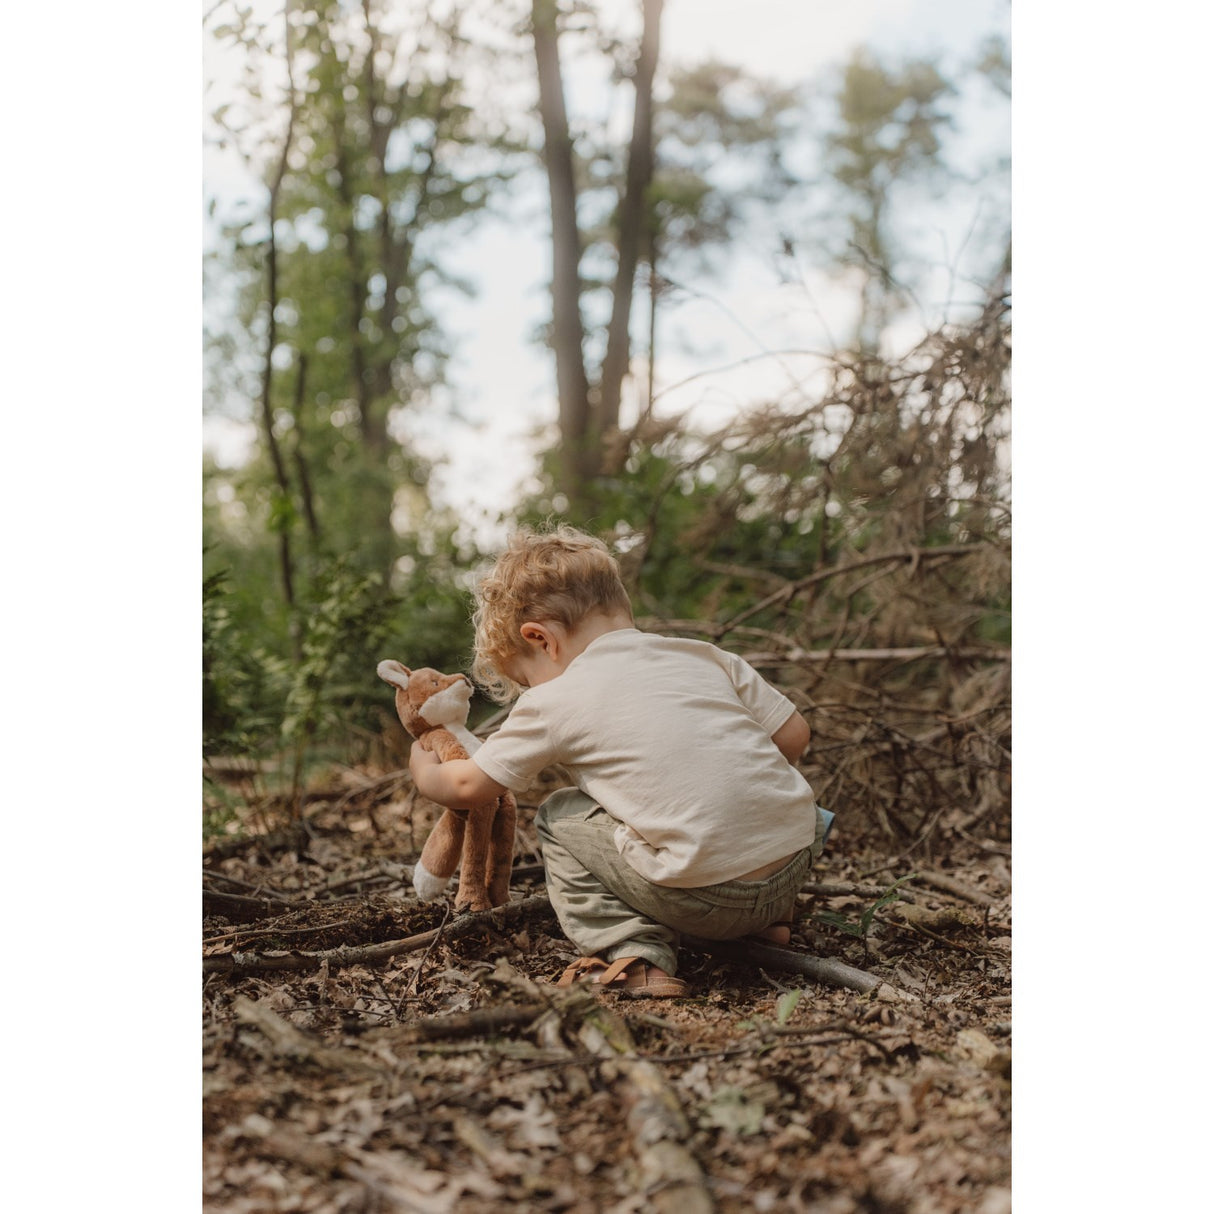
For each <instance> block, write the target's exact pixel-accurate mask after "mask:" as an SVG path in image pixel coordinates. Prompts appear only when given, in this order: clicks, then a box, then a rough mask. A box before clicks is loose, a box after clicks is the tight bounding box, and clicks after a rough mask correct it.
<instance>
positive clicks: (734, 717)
mask: <svg viewBox="0 0 1214 1214" xmlns="http://www.w3.org/2000/svg"><path fill="white" fill-rule="evenodd" d="M794 711H795V706H794V705H793V703H792V701H791V700H789V699H788V698H787V697H786V696H784V695H782V694H781V693H780V692H779V691H777V690H776V689H775V688H774V687H772V686H771V684H769V683H767V682H765V681H764V680H763V679H762V678H761V677H760V676H759V675H758V674H757V673H756V672H755V671H754V669H753V668H752V667H751V666H749V665H748V664H747V663H746V662H744V661H743V660H742V659H741V658H739V657H738V656H737V655H736V654H731V653H726V652H725V651H724V650H723V649H718V648H717V647H716V646H715V645H710V644H708V643H707V642H704V641H690V640H681V639H676V638H671V637H663V636H657V635H655V634H653V633H645V632H640V631H638V630H637V629H635V628H623V629H617V630H615V631H613V632H608V633H605V634H604V635H602V636H600V637H598V638H596V639H595V640H594V641H592V642H591V643H590V644H589V645H588V646H587V647H586V649H585V650H584V651H583V652H582V653H580V654H579V655H578V656H577V657H576V658H575V659H574V660H573V661H572V662H570V664H569V666H568V667H567V668H566V669H565V671H564V673H562V674H560V675H558V676H557V677H556V678H554V679H552V680H550V681H549V682H547V683H541V684H539V685H538V686H536V687H532V688H529V689H528V690H526V691H524V692H523V694H522V695H521V696H520V697H519V699H518V701H517V702H516V704H515V706H514V709H513V710H512V711H511V713H510V717H509V719H508V720H507V721H506V723H505V724H504V725H503V726H502V727H501V729H500V730H498V732H497V733H496V734H494V735H493V736H492V737H490V738H489V739H488V740H487V741H486V742H485V743H484V745H482V746H481V748H480V749H479V750H478V751H477V752H476V754H475V755H474V756H473V762H474V763H476V765H477V766H478V767H479V768H480V769H481V770H482V771H483V772H484V773H485V774H486V775H487V776H489V777H490V779H493V780H496V781H497V782H498V783H499V784H504V785H505V786H506V787H507V788H510V789H513V790H514V791H516V792H521V791H523V790H524V789H526V788H529V787H530V786H531V785H532V784H533V783H534V781H535V777H536V776H537V775H538V774H539V773H540V771H541V770H542V769H543V768H545V767H547V766H549V765H550V764H553V763H560V764H562V765H563V766H564V767H565V768H566V769H567V770H568V772H569V775H570V776H571V778H572V779H573V781H574V783H575V784H576V785H577V786H578V788H580V789H581V790H582V791H583V792H585V793H586V794H588V795H589V796H590V797H592V798H593V799H594V800H595V801H596V802H598V804H600V805H601V806H602V807H603V808H604V809H605V810H606V811H607V812H608V813H609V814H611V816H612V817H614V818H618V819H619V822H620V825H619V827H618V828H617V829H616V832H615V843H616V846H617V847H618V848H619V850H620V854H621V855H622V856H623V857H624V859H625V860H627V861H628V863H629V864H631V865H632V867H633V868H635V869H636V870H637V872H639V873H640V874H641V875H642V876H644V877H645V878H647V879H648V880H650V881H652V882H654V883H655V884H656V885H667V886H674V887H677V888H680V889H687V888H695V887H696V886H701V885H712V884H715V883H716V882H718V881H731V880H734V879H735V878H737V877H739V876H741V875H742V874H743V873H748V872H752V871H753V870H755V869H757V868H760V867H762V866H763V865H765V864H771V863H773V862H774V861H776V860H780V859H782V858H783V857H785V856H789V855H791V854H793V853H794V852H797V851H800V850H801V849H802V848H804V847H807V846H808V845H809V844H810V843H812V842H813V839H814V833H815V830H816V826H817V815H816V812H815V806H814V793H813V789H812V788H810V786H809V784H808V783H806V781H805V778H804V777H803V776H802V775H801V774H800V772H798V771H797V770H796V768H795V767H793V766H792V765H791V764H790V763H789V762H788V761H787V760H786V759H785V758H784V756H783V755H782V754H781V753H780V751H779V750H778V749H777V748H776V745H775V743H774V742H773V741H772V735H773V734H774V733H775V732H776V731H777V730H778V729H779V728H780V726H781V725H783V724H784V722H785V721H787V720H788V718H789V717H790V716H791V715H792V713H793V712H794Z"/></svg>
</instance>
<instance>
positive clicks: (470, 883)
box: [455, 803, 495, 911]
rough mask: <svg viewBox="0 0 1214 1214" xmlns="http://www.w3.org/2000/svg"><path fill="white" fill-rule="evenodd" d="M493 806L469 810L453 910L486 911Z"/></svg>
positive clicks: (488, 905) (491, 804) (487, 905)
mask: <svg viewBox="0 0 1214 1214" xmlns="http://www.w3.org/2000/svg"><path fill="white" fill-rule="evenodd" d="M494 812H495V807H494V805H493V803H490V804H488V805H479V806H477V808H476V809H470V810H469V811H468V827H467V829H466V830H465V831H464V850H463V853H462V854H461V856H460V863H459V892H458V893H457V894H456V895H455V909H456V910H457V911H460V910H474V911H478V910H488V909H489V907H490V906H491V905H492V903H491V902H490V901H489V849H490V847H491V846H492V839H493V817H494Z"/></svg>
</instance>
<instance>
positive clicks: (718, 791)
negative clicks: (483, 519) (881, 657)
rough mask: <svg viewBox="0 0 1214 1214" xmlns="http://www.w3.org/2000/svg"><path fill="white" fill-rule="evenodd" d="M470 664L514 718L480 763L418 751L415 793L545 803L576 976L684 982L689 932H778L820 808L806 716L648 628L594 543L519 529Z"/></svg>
mask: <svg viewBox="0 0 1214 1214" xmlns="http://www.w3.org/2000/svg"><path fill="white" fill-rule="evenodd" d="M475 624H476V659H475V662H474V665H473V674H474V675H475V676H476V677H477V678H478V679H479V680H480V682H481V683H482V684H483V685H484V686H485V687H486V689H487V690H488V692H489V694H490V695H492V696H493V698H494V699H495V700H498V701H499V702H509V700H510V699H511V698H512V697H513V696H514V695H516V694H518V693H519V692H520V690H521V693H522V694H521V695H518V702H517V703H516V704H515V706H514V708H513V710H512V711H511V713H510V716H509V719H508V720H507V721H506V722H505V724H504V725H503V726H502V727H501V729H499V730H498V732H497V733H496V734H494V735H493V736H492V737H490V738H489V739H488V740H487V741H486V742H485V743H484V745H482V746H481V747H480V749H479V750H478V751H477V752H476V755H475V756H474V757H473V758H471V759H466V760H461V761H455V762H448V763H442V764H440V763H439V761H438V758H437V756H435V755H434V754H433V753H431V752H429V751H425V750H422V748H421V747H420V746H415V747H413V750H412V754H411V755H410V759H409V767H410V770H411V772H412V774H413V778H414V781H415V783H416V785H417V788H418V790H419V791H420V792H421V793H422V795H423V796H426V797H428V798H430V799H431V800H433V801H437V802H438V803H439V804H440V805H447V806H450V807H451V808H453V809H464V808H469V807H471V806H474V805H480V804H483V803H484V802H485V801H487V800H489V799H490V798H492V797H494V796H498V795H500V794H501V793H502V792H503V791H504V790H505V789H512V790H513V791H515V792H522V791H523V790H525V789H527V788H529V787H530V786H531V785H532V784H533V783H534V782H535V777H536V776H537V775H538V774H539V772H540V771H541V770H542V769H543V768H545V767H547V766H549V765H550V764H554V763H559V764H561V765H562V766H563V767H564V768H565V769H566V771H567V772H568V773H569V775H570V777H571V778H572V780H573V782H574V784H575V785H576V787H575V788H567V789H562V790H561V791H559V792H557V793H554V794H553V795H552V796H551V797H549V798H548V799H547V800H546V801H545V802H544V803H543V805H541V806H540V808H539V811H538V813H537V815H536V829H537V832H538V834H539V840H540V846H541V850H542V852H543V859H544V868H545V874H546V879H547V885H548V893H549V897H550V898H551V901H552V905H553V908H554V909H555V911H556V914H557V918H558V919H559V920H560V924H561V927H562V929H563V930H564V932H565V934H566V935H567V936H568V937H569V938H570V940H572V941H573V943H574V944H576V945H577V947H578V949H579V951H580V952H581V953H582V954H583V955H582V957H581V958H580V959H579V960H578V961H576V962H575V963H574V964H573V965H571V966H570V967H569V969H568V970H566V971H565V973H564V975H563V976H562V977H561V980H560V984H562V985H568V984H569V983H570V982H572V981H574V979H576V978H579V977H588V978H589V979H590V980H591V981H594V982H598V983H603V984H610V985H612V986H614V987H616V988H617V989H619V990H621V991H622V992H623V993H624V994H626V995H632V996H641V997H653V998H669V997H672V996H677V995H682V994H685V993H686V990H687V985H686V983H685V982H684V981H683V980H682V979H680V978H677V977H676V976H675V974H676V970H677V965H678V961H677V952H676V950H677V948H678V941H679V933H681V932H686V933H688V934H690V935H696V936H701V937H705V938H709V939H716V940H731V939H735V938H738V937H742V936H755V937H757V938H759V939H762V940H768V941H771V942H773V943H777V944H786V943H787V942H788V939H789V935H790V923H789V920H790V919H791V917H792V912H793V908H794V904H795V899H796V895H797V892H798V890H799V889H800V887H801V885H802V883H803V882H804V880H805V876H806V873H807V872H808V870H809V867H810V864H811V863H812V862H813V860H814V859H815V858H816V857H817V856H818V854H819V853H820V852H821V850H822V844H823V841H824V838H825V834H826V828H827V820H828V819H827V816H826V815H823V813H822V811H820V810H819V809H818V808H817V806H816V805H815V803H814V794H813V790H812V789H811V788H810V786H809V785H808V784H807V783H806V782H805V780H804V778H803V777H802V776H801V774H800V773H799V772H798V771H797V770H796V768H795V767H793V766H792V764H793V762H794V761H795V760H796V759H797V758H798V757H799V756H800V755H801V753H802V752H803V751H804V749H805V747H806V746H807V745H808V743H809V726H808V724H807V723H806V722H805V720H804V718H803V717H802V716H801V715H800V714H799V713H798V712H797V711H796V709H795V708H794V706H793V704H792V702H791V701H790V700H789V699H787V698H786V697H785V696H784V695H782V694H781V693H780V692H779V691H777V690H776V689H775V688H774V687H772V686H771V685H770V684H768V683H766V682H765V681H764V680H763V679H762V678H760V677H759V675H758V674H756V673H755V671H754V670H753V669H752V668H751V667H750V666H749V665H747V663H746V662H744V661H743V660H742V659H741V658H739V657H737V656H735V655H734V654H730V653H726V652H725V651H724V650H722V649H718V648H717V647H716V646H715V645H710V644H708V643H706V642H704V641H692V640H680V639H674V638H669V637H663V636H657V635H654V634H651V633H644V632H641V631H639V630H638V629H637V628H636V626H635V624H634V622H633V616H632V608H631V605H630V603H629V600H628V594H627V592H626V591H625V589H624V586H623V583H622V582H621V580H620V574H619V567H618V565H617V563H616V561H615V559H614V558H613V557H612V556H611V554H610V552H609V551H608V549H607V546H606V545H605V544H604V543H602V542H601V541H600V540H597V539H594V538H593V537H591V536H588V535H585V534H583V533H582V532H579V531H576V530H574V529H573V528H572V527H567V526H561V527H558V528H556V529H554V530H550V531H545V532H534V531H528V530H525V531H521V532H519V533H518V534H516V535H515V536H514V537H513V538H512V539H511V540H510V543H509V545H508V547H507V550H506V551H505V552H504V553H503V554H502V555H501V557H499V559H498V561H497V563H496V564H495V566H494V568H493V569H492V571H491V572H490V573H489V575H488V576H487V577H486V578H485V579H484V581H482V583H481V585H480V586H479V588H478V591H477V609H476V615H475Z"/></svg>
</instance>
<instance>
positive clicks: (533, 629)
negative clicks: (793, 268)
mask: <svg viewBox="0 0 1214 1214" xmlns="http://www.w3.org/2000/svg"><path fill="white" fill-rule="evenodd" d="M518 632H519V636H521V637H522V638H523V640H524V641H526V642H527V644H528V645H529V646H531V647H532V648H537V649H542V648H544V646H545V645H547V643H548V640H549V637H548V630H547V629H546V628H545V627H544V626H543V625H542V624H534V623H530V622H528V623H526V624H522V625H520V627H519V630H518Z"/></svg>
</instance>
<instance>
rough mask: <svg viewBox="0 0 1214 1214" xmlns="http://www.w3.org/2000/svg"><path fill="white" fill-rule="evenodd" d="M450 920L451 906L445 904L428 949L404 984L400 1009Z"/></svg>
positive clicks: (415, 985) (413, 992)
mask: <svg viewBox="0 0 1214 1214" xmlns="http://www.w3.org/2000/svg"><path fill="white" fill-rule="evenodd" d="M450 918H451V904H450V903H447V905H446V906H444V907H443V921H442V922H441V923H440V924H439V925H438V927H436V928H435V929H434V939H433V940H431V941H430V944H429V947H428V948H427V949H426V951H425V952H424V953H422V959H421V960H420V961H419V962H418V963H417V968H416V969H415V970H414V971H413V976H412V977H411V978H410V979H409V981H408V982H407V983H406V984H405V994H404V995H403V996H402V997H401V1001H400V1007H401V1008H403V1007H404V1006H405V1000H406V999H407V998H408V997H409V995H411V994H415V993H416V991H417V982H418V979H419V978H420V977H421V972H422V969H423V968H424V967H425V964H426V962H427V961H428V960H429V959H430V954H431V953H432V952H434V950H435V948H436V947H437V945H438V942H439V940H440V939H441V938H442V934H443V928H444V927H446V926H447V920H448V919H450Z"/></svg>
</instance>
